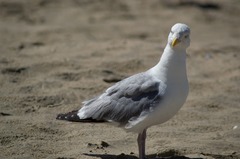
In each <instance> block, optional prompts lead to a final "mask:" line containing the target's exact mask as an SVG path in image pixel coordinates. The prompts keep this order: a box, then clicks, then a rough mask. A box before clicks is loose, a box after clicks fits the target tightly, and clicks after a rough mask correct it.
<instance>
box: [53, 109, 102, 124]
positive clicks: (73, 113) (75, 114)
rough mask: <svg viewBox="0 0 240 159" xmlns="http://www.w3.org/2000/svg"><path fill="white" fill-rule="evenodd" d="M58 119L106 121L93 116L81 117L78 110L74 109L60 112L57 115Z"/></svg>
mask: <svg viewBox="0 0 240 159" xmlns="http://www.w3.org/2000/svg"><path fill="white" fill-rule="evenodd" d="M56 119H57V120H66V121H71V122H105V121H104V120H96V119H92V118H87V119H80V118H79V116H78V110H73V111H71V112H68V113H61V114H58V115H57V117H56Z"/></svg>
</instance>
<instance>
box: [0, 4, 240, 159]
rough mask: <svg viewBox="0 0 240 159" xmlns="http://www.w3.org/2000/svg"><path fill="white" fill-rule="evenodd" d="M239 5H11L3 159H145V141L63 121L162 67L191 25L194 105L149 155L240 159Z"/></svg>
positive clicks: (1, 84) (163, 132)
mask: <svg viewBox="0 0 240 159" xmlns="http://www.w3.org/2000/svg"><path fill="white" fill-rule="evenodd" d="M239 14H240V2H239V1H237V0H235V1H234V0H231V1H224V0H215V1H213V0H212V1H210V0H209V1H207V0H196V1H189V0H184V1H183V0H178V1H167V0H163V1H160V0H152V1H140V0H139V1H138V0H131V1H129V0H122V1H116V0H101V1H94V0H68V1H66V0H65V1H64V0H35V1H30V0H21V1H20V0H11V1H9V0H1V1H0V88H1V89H0V113H1V114H0V127H1V129H0V158H1V159H35V158H36V159H40V158H49V159H95V158H99V159H137V156H138V150H137V142H136V138H137V135H136V134H133V133H126V132H125V131H124V130H123V129H121V128H116V127H114V126H112V125H109V124H104V123H94V124H89V123H71V122H64V121H59V120H56V119H55V118H56V115H57V114H58V113H64V112H68V111H71V110H76V109H79V108H80V107H81V102H83V101H84V100H87V99H90V98H92V97H94V96H96V95H98V94H100V93H101V92H103V91H104V90H105V89H106V88H108V87H109V86H111V85H113V84H114V83H115V82H117V81H119V80H121V79H123V78H126V77H128V76H130V75H132V74H136V73H139V72H142V71H145V70H147V69H149V68H151V67H152V66H154V65H155V64H156V63H157V62H158V60H159V58H160V56H161V54H162V52H163V49H164V47H165V45H166V41H167V36H168V33H169V30H170V28H171V26H172V25H173V24H175V23H177V22H182V23H186V24H187V25H189V26H190V27H191V46H190V48H189V49H188V56H187V70H188V78H189V83H190V92H189V96H188V99H187V101H186V103H185V104H184V106H183V107H182V109H181V110H180V111H179V113H178V114H177V115H176V116H174V117H173V118H172V119H171V120H169V121H168V122H166V123H164V124H162V125H157V126H154V127H151V128H149V129H148V136H147V145H146V153H147V154H148V155H149V157H155V156H162V157H168V158H172V159H173V158H174V159H178V158H185V159H186V158H192V159H193V158H198V159H205V158H206V159H233V158H234V159H237V158H240V43H239V41H240V29H239V25H240V21H239Z"/></svg>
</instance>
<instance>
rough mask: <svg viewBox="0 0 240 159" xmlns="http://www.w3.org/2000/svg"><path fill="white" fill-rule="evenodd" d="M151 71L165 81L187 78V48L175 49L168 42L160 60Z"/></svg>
mask: <svg viewBox="0 0 240 159" xmlns="http://www.w3.org/2000/svg"><path fill="white" fill-rule="evenodd" d="M149 71H151V73H152V74H153V75H154V76H155V77H157V78H159V79H160V80H162V81H163V82H166V81H168V82H171V81H175V80H176V79H179V78H187V74H186V49H178V48H174V49H173V48H172V47H171V46H170V45H169V44H167V46H166V47H165V49H164V52H163V54H162V57H161V58H160V61H159V62H158V64H157V65H156V66H154V67H153V68H152V69H150V70H149ZM171 79H172V80H171Z"/></svg>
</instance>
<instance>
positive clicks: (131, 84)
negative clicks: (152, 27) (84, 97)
mask: <svg viewBox="0 0 240 159" xmlns="http://www.w3.org/2000/svg"><path fill="white" fill-rule="evenodd" d="M189 34H190V29H189V28H188V26H187V25H185V24H180V23H178V24H175V25H174V26H173V27H172V29H171V32H170V34H169V37H168V43H167V45H166V47H165V49H164V52H163V54H162V57H161V59H160V61H159V62H158V64H157V65H155V66H154V67H153V68H151V69H149V70H147V71H146V72H142V73H139V74H136V75H133V76H131V77H129V78H126V79H124V80H122V81H120V82H118V83H116V84H115V85H113V86H111V87H110V88H108V89H107V90H106V91H105V92H104V93H103V94H101V95H100V96H98V97H96V98H93V99H91V100H88V101H85V102H83V107H82V108H81V109H79V110H78V111H76V112H71V113H66V114H60V115H59V116H58V117H57V119H63V120H69V121H85V120H87V121H89V119H93V120H94V121H108V122H112V123H116V124H117V125H118V126H120V127H123V128H124V129H126V130H127V131H131V132H136V133H138V134H139V135H138V146H139V156H140V159H143V158H144V157H145V138H146V130H147V128H149V127H150V126H153V125H157V124H161V123H164V122H166V121H167V120H169V119H170V118H172V117H173V116H174V115H175V114H176V113H177V112H178V110H179V109H180V108H181V107H182V105H183V104H184V102H185V100H186V98H187V95H188V80H187V73H186V48H187V47H188V46H189V45H190V39H189Z"/></svg>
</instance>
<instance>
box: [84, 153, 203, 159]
mask: <svg viewBox="0 0 240 159" xmlns="http://www.w3.org/2000/svg"><path fill="white" fill-rule="evenodd" d="M84 155H86V156H94V157H99V158H101V159H138V157H136V156H133V155H125V154H120V155H111V154H84ZM147 158H149V159H203V158H189V157H185V156H181V155H174V156H168V157H165V156H161V154H152V155H147Z"/></svg>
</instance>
